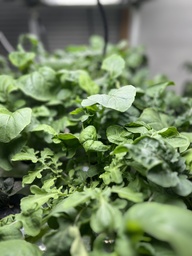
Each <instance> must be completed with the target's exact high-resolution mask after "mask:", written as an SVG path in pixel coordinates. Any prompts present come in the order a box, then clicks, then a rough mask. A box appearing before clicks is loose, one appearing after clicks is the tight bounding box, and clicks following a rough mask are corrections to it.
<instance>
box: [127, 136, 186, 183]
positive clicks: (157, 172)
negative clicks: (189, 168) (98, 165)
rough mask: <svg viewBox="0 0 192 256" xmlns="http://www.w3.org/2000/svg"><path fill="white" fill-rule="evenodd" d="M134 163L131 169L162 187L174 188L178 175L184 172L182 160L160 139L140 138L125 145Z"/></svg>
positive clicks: (177, 181)
mask: <svg viewBox="0 0 192 256" xmlns="http://www.w3.org/2000/svg"><path fill="white" fill-rule="evenodd" d="M127 147H128V148H129V149H130V151H129V154H130V156H131V157H132V159H133V160H134V161H135V163H137V164H134V163H133V167H134V168H136V169H137V170H138V171H139V172H140V173H141V174H142V175H144V176H147V178H148V179H149V180H151V181H153V182H154V183H156V184H158V185H160V186H162V187H175V186H176V185H177V184H178V183H179V179H178V173H180V172H183V171H184V170H185V164H184V161H183V159H181V158H180V155H179V154H178V152H177V151H175V149H174V148H172V147H171V146H170V145H169V144H167V143H165V142H164V141H162V140H160V139H154V138H150V137H141V138H139V139H138V140H136V141H135V143H134V144H132V145H127Z"/></svg>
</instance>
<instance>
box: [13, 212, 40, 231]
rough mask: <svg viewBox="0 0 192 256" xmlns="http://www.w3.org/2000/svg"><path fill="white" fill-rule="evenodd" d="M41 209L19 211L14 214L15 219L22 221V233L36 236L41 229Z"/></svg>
mask: <svg viewBox="0 0 192 256" xmlns="http://www.w3.org/2000/svg"><path fill="white" fill-rule="evenodd" d="M42 214H43V211H42V209H38V210H37V211H36V210H35V211H29V212H28V213H27V212H25V213H22V212H21V213H20V214H18V215H16V220H18V221H20V222H22V224H23V228H24V233H25V234H26V235H29V236H37V235H38V234H39V232H40V230H41V222H42Z"/></svg>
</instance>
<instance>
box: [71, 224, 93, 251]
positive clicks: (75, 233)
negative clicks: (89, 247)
mask: <svg viewBox="0 0 192 256" xmlns="http://www.w3.org/2000/svg"><path fill="white" fill-rule="evenodd" d="M69 234H70V236H71V237H73V238H74V241H73V243H72V245H71V249H70V253H71V256H79V255H81V256H88V253H87V251H86V249H85V246H84V244H83V240H82V238H81V234H80V232H79V229H78V228H77V227H75V226H74V227H69Z"/></svg>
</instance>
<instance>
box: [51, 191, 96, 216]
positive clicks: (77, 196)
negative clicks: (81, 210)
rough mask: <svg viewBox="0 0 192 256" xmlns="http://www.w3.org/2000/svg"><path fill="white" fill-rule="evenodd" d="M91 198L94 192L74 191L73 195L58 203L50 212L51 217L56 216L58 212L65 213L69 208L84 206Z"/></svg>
mask: <svg viewBox="0 0 192 256" xmlns="http://www.w3.org/2000/svg"><path fill="white" fill-rule="evenodd" d="M92 196H94V191H93V190H92V189H87V190H86V191H85V192H84V191H83V192H77V191H75V192H74V193H73V194H71V195H69V196H68V197H67V198H65V199H63V200H62V201H60V202H59V203H58V204H57V205H56V206H55V207H54V208H53V210H52V212H51V215H56V214H57V213H59V212H65V211H66V210H67V209H69V208H73V207H76V206H78V205H81V204H84V203H85V202H87V201H88V200H89V199H90V198H91V197H92Z"/></svg>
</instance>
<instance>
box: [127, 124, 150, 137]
mask: <svg viewBox="0 0 192 256" xmlns="http://www.w3.org/2000/svg"><path fill="white" fill-rule="evenodd" d="M125 128H126V130H127V131H128V132H130V133H140V134H141V135H143V134H146V133H148V130H149V129H150V127H149V126H148V125H146V123H144V122H142V121H137V122H132V123H129V124H126V126H125Z"/></svg>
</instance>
